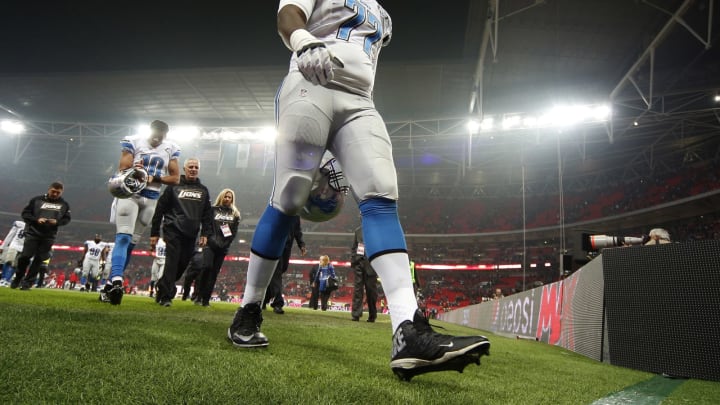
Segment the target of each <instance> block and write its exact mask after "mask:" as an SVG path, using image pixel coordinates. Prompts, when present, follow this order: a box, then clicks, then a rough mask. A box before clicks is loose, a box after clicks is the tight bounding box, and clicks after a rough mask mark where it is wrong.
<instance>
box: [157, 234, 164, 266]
mask: <svg viewBox="0 0 720 405" xmlns="http://www.w3.org/2000/svg"><path fill="white" fill-rule="evenodd" d="M155 260H157V261H158V263H162V262H164V261H165V241H164V240H162V238H160V239H158V241H157V244H156V245H155Z"/></svg>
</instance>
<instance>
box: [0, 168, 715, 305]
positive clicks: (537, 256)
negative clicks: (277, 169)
mask: <svg viewBox="0 0 720 405" xmlns="http://www.w3.org/2000/svg"><path fill="white" fill-rule="evenodd" d="M719 180H720V179H719V178H718V174H717V171H716V170H708V168H707V167H698V168H689V169H687V168H686V169H685V170H684V171H683V172H682V173H679V172H678V173H668V174H666V175H663V176H655V177H653V178H652V180H638V181H633V182H623V181H621V180H618V181H617V182H614V183H613V184H607V185H605V186H604V187H601V188H597V189H590V190H587V191H586V192H583V193H578V194H573V193H565V196H564V207H565V223H574V222H580V221H587V220H592V219H599V218H604V217H608V216H613V215H618V214H622V213H627V212H632V211H636V210H640V209H644V208H649V207H655V206H658V205H661V204H663V203H666V202H670V201H676V200H678V199H682V198H685V197H690V196H694V195H698V194H702V193H705V192H707V191H711V190H715V189H717V188H719V187H720V181H719ZM10 183H12V182H9V184H8V187H5V188H4V194H3V198H2V208H1V209H0V211H5V212H18V213H19V212H20V211H21V210H22V208H23V207H24V205H25V204H26V203H27V201H28V200H29V198H31V197H32V196H34V195H36V194H38V192H39V191H38V190H40V192H41V191H42V190H43V188H42V187H40V188H38V185H37V184H29V183H23V182H15V183H12V184H10ZM65 196H66V197H67V200H68V201H69V202H70V204H71V206H72V210H73V218H74V219H76V220H85V221H97V225H96V226H97V227H99V228H103V229H100V230H99V231H100V232H105V233H106V235H105V236H106V240H108V239H110V238H111V235H112V234H113V233H114V227H113V226H112V225H110V224H108V223H107V220H108V216H109V211H110V203H111V198H110V197H109V194H108V193H107V192H105V190H98V189H95V188H91V189H88V188H82V187H68V190H66V192H65ZM266 204H267V196H266V195H265V194H262V195H261V194H243V193H238V205H239V206H240V208H241V210H242V212H243V216H244V217H245V218H246V219H252V218H255V217H257V216H259V214H260V213H261V212H262V209H263V208H264V206H265V205H266ZM399 207H400V215H401V222H402V224H403V227H404V229H405V231H406V232H407V233H408V234H410V237H408V248H409V251H410V255H411V257H412V258H413V260H414V261H415V262H416V263H418V264H446V263H454V264H489V265H493V264H510V263H522V262H523V253H522V249H521V248H519V247H518V243H517V242H502V243H494V244H493V245H492V246H483V245H481V244H478V243H475V242H472V241H467V242H458V241H457V240H454V241H452V242H448V243H438V242H437V241H433V242H422V241H421V239H417V238H413V237H412V235H413V234H441V235H442V234H463V233H482V232H498V231H510V230H517V229H521V228H522V218H521V215H520V213H521V212H522V200H521V199H520V198H518V197H492V198H479V199H472V200H449V199H423V200H413V199H407V200H406V199H401V200H400V202H399ZM558 211H559V209H558V198H557V195H535V196H529V197H527V201H526V218H527V219H526V224H527V228H529V229H532V228H538V227H544V226H552V225H557V224H558ZM358 218H359V213H358V210H357V208H356V207H355V204H354V203H353V202H352V200H351V199H348V204H347V205H346V207H345V208H344V210H343V213H342V214H341V215H340V216H339V217H337V218H335V219H334V220H333V221H330V222H327V223H322V224H313V223H309V222H305V223H303V228H304V230H305V231H314V232H343V233H349V232H352V231H353V230H354V228H355V227H356V226H357V224H358V223H359V220H358ZM11 222H12V220H10V219H8V220H7V223H8V225H9V224H10V223H11ZM253 224H254V222H253V221H247V222H246V223H245V224H244V225H241V226H245V227H246V229H252V228H253V227H254V226H253ZM84 226H85V227H86V228H87V227H88V226H90V227H92V226H93V225H92V224H90V225H84ZM653 226H654V227H655V226H661V227H663V228H665V229H667V230H668V231H669V232H670V234H671V235H672V239H673V240H674V241H687V240H698V239H720V214H718V213H715V214H707V215H703V216H700V217H696V218H693V219H690V220H678V221H674V222H668V223H665V224H653ZM620 231H622V232H624V234H625V235H641V234H645V233H646V232H647V231H648V229H639V228H638V229H618V232H620ZM4 232H6V229H5V228H3V227H0V237H2V236H4ZM91 234H92V233H89V232H88V231H87V229H85V228H76V227H73V226H68V227H67V229H64V230H63V231H62V233H61V235H60V236H59V238H58V241H57V242H58V243H59V244H67V245H71V246H82V243H83V242H84V241H85V240H86V239H87V238H88V237H89V236H90V235H91ZM236 246H238V247H237V248H236V251H234V252H231V255H232V254H236V255H240V256H241V257H242V256H244V257H245V258H246V257H247V254H248V244H247V243H245V244H243V245H241V246H240V245H236ZM556 246H557V241H556V240H552V239H551V240H544V241H531V243H530V244H529V245H528V247H527V259H528V263H535V264H536V265H537V267H533V268H530V269H528V270H529V271H528V272H527V274H525V278H524V280H523V275H522V273H518V270H517V269H512V270H477V271H449V270H428V269H422V266H420V267H419V268H420V270H418V277H419V281H420V285H421V290H420V292H421V295H422V296H423V300H424V302H425V304H426V305H427V306H428V307H429V308H435V309H441V310H442V309H447V308H455V307H460V306H465V305H470V304H473V303H477V302H480V301H482V300H484V299H488V298H490V297H492V295H493V294H494V293H495V291H496V290H497V289H500V290H501V291H502V293H503V294H505V295H508V294H512V293H513V292H515V291H519V290H521V289H522V288H523V286H525V288H530V287H532V286H534V285H538V284H541V283H548V282H552V281H555V280H557V279H558V278H559V277H560V274H559V270H558V269H559V267H558V263H557V262H558V250H557V248H556ZM323 249H324V248H323V247H321V246H317V247H313V250H314V251H315V252H317V253H323V254H329V255H330V256H331V257H332V258H333V260H340V261H345V260H347V257H346V256H347V254H348V248H347V247H328V248H327V249H326V251H324V250H323ZM315 252H313V254H315ZM81 256H82V251H68V250H57V251H55V252H54V256H53V258H52V260H51V264H50V273H49V274H50V276H52V274H53V273H55V276H58V275H59V274H60V273H62V274H63V275H64V278H65V279H68V278H69V274H70V273H71V272H72V271H73V270H74V269H75V267H76V266H77V261H78V260H79V259H80V257H81ZM546 263H547V264H548V265H546ZM150 264H151V258H150V257H149V256H140V255H136V256H134V257H133V260H132V262H131V264H130V266H129V268H128V270H127V272H126V275H127V278H128V280H129V284H130V286H131V287H130V288H131V289H134V290H135V291H138V292H141V291H146V290H147V287H148V286H149V283H150ZM310 268H311V266H310V265H308V264H302V265H300V264H291V266H290V270H289V271H288V273H287V275H286V278H285V280H286V287H285V293H286V295H287V296H289V297H297V298H299V299H303V298H307V297H309V294H310V284H309V281H308V273H309V271H310ZM336 271H337V272H338V276H339V279H340V284H341V287H340V289H339V290H338V291H337V292H336V293H335V295H334V299H335V300H337V301H340V302H343V301H347V302H349V301H350V299H351V295H352V281H353V280H352V272H349V271H348V269H346V268H344V267H342V266H336ZM246 272H247V261H245V260H243V259H240V260H227V261H226V262H225V266H224V267H223V269H222V271H221V272H220V274H219V276H218V280H217V285H218V286H219V288H218V289H217V291H219V292H221V294H224V297H223V298H226V299H233V298H238V295H239V291H242V286H243V285H244V283H245V274H246ZM223 292H224V293H223ZM381 297H382V294H381Z"/></svg>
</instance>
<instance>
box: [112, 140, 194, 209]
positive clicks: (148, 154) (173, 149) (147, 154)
mask: <svg viewBox="0 0 720 405" xmlns="http://www.w3.org/2000/svg"><path fill="white" fill-rule="evenodd" d="M120 144H121V145H122V150H123V151H127V152H129V153H131V154H132V155H133V156H134V159H133V160H134V162H137V161H141V162H142V165H143V167H144V168H145V170H147V172H148V174H149V175H151V176H154V177H161V176H167V173H168V165H169V164H170V161H171V160H173V159H178V158H180V147H179V146H178V145H177V144H175V143H173V142H170V141H168V140H164V141H163V142H162V143H161V144H160V145H158V146H157V147H155V148H153V147H152V146H151V145H150V142H149V140H148V136H147V135H134V136H130V137H128V138H126V139H123V140H122V141H121V142H120ZM160 187H161V184H160V182H153V183H152V184H148V185H147V187H145V189H144V190H143V191H141V192H140V193H139V194H140V195H141V196H143V197H147V198H150V199H152V200H157V199H158V198H159V197H160Z"/></svg>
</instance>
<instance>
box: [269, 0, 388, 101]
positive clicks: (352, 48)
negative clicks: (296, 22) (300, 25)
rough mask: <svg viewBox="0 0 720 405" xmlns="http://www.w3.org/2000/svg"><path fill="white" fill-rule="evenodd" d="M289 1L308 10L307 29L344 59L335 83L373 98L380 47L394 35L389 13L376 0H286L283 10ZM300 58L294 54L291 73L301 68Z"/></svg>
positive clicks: (337, 70)
mask: <svg viewBox="0 0 720 405" xmlns="http://www.w3.org/2000/svg"><path fill="white" fill-rule="evenodd" d="M287 4H293V5H296V6H298V7H299V8H300V9H301V10H303V11H304V12H305V15H306V17H307V25H306V29H307V30H308V31H309V32H310V33H311V34H313V35H314V36H315V37H317V38H318V39H319V40H321V41H323V42H324V43H325V45H326V46H327V47H328V49H330V51H331V52H332V53H333V55H335V56H337V57H338V58H340V60H342V61H343V64H344V65H345V67H343V68H340V67H335V68H334V69H333V73H334V78H333V80H332V81H331V83H333V84H335V85H338V86H340V87H343V88H346V89H348V90H349V91H351V92H353V93H356V94H360V95H364V96H367V97H371V96H372V92H373V85H374V83H375V70H376V68H377V62H378V56H379V55H380V48H381V47H383V46H385V45H387V44H388V43H389V42H390V37H391V35H392V21H391V20H390V16H389V15H388V13H387V12H386V11H385V10H384V9H383V8H382V7H381V6H380V5H379V4H378V2H377V1H375V0H282V1H280V9H281V8H282V7H283V6H285V5H287ZM278 10H279V9H278ZM296 58H297V55H296V54H295V53H293V56H292V59H291V60H290V71H291V72H292V71H297V70H298V67H297V62H296Z"/></svg>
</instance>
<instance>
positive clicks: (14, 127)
mask: <svg viewBox="0 0 720 405" xmlns="http://www.w3.org/2000/svg"><path fill="white" fill-rule="evenodd" d="M0 129H2V130H3V132H7V133H8V134H11V135H18V134H22V133H23V132H25V124H23V123H22V122H20V121H12V120H2V121H1V122H0Z"/></svg>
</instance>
